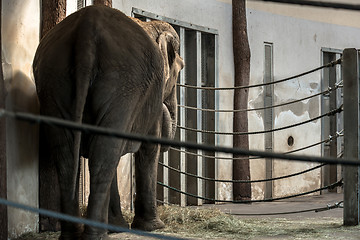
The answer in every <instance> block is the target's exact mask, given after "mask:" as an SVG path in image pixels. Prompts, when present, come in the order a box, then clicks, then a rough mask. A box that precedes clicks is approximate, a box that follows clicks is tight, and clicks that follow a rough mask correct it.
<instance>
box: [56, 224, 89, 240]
mask: <svg viewBox="0 0 360 240" xmlns="http://www.w3.org/2000/svg"><path fill="white" fill-rule="evenodd" d="M83 230H84V227H83V226H82V225H77V226H74V227H72V229H71V230H68V231H66V230H64V231H61V234H60V237H59V240H79V239H81V235H82V233H83Z"/></svg>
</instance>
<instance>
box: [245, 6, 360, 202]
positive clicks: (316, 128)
mask: <svg viewBox="0 0 360 240" xmlns="http://www.w3.org/2000/svg"><path fill="white" fill-rule="evenodd" d="M248 28H249V29H248V30H249V41H250V48H251V54H252V58H251V66H252V69H251V83H252V84H255V83H262V82H263V72H264V42H270V43H273V51H274V52H273V58H274V63H273V64H274V80H278V79H282V78H285V77H289V76H292V75H295V74H298V73H301V72H304V71H306V70H310V69H313V68H315V67H318V66H320V65H322V63H321V48H322V47H326V48H334V49H344V48H349V47H357V48H359V47H360V29H359V28H351V27H345V26H339V25H332V24H327V23H321V22H314V21H309V20H304V19H300V18H292V17H288V16H281V15H275V14H272V13H266V12H262V11H257V10H253V9H248ZM255 66H256V67H255ZM320 91H322V90H321V71H318V72H315V73H313V74H310V75H308V76H305V77H301V78H298V79H293V80H291V81H288V82H285V83H281V84H277V85H275V87H274V101H275V102H274V104H279V103H283V102H288V101H291V100H294V99H299V98H302V97H306V96H309V95H313V94H315V93H318V92H320ZM263 99H264V96H263V89H262V88H259V89H252V90H251V91H250V95H249V107H250V108H255V107H259V106H263ZM320 114H321V102H320V97H317V98H313V99H311V100H306V101H303V102H301V103H297V104H293V105H288V106H285V107H281V108H276V109H275V111H274V118H275V124H274V127H275V128H278V127H281V126H286V125H290V124H293V123H297V122H301V121H305V120H308V119H310V118H314V117H316V116H319V115H320ZM259 128H260V129H261V128H263V116H262V114H261V113H255V112H251V113H250V114H249V131H255V130H259ZM289 136H292V137H293V138H294V145H293V146H292V147H289V146H288V144H287V139H288V137H289ZM320 140H321V121H320V120H319V121H315V122H312V123H310V124H306V125H302V126H300V127H297V128H291V129H288V130H283V131H279V132H276V133H275V134H274V140H273V141H274V151H277V152H286V151H291V150H294V149H298V148H301V147H304V146H307V145H310V144H312V143H316V142H319V141H320ZM263 143H264V139H263V137H262V136H251V137H250V146H251V147H252V148H256V149H263ZM299 153H300V154H309V155H320V154H321V147H320V146H318V147H313V148H311V149H308V150H306V151H302V152H299ZM313 166H315V164H312V163H290V162H284V161H275V162H274V166H273V176H274V177H277V176H282V175H287V174H289V173H292V172H298V171H301V170H304V169H308V168H311V167H313ZM251 169H252V172H251V174H252V178H253V179H261V178H263V177H264V176H265V163H264V161H252V162H251ZM320 173H321V172H320V170H316V171H313V172H311V173H308V174H305V175H302V176H298V177H294V178H291V179H287V180H281V181H276V182H275V183H274V185H273V191H274V196H275V197H276V196H284V195H289V194H292V193H296V192H303V191H308V190H310V189H314V188H318V187H320V185H321V176H320ZM252 187H253V194H254V197H255V198H262V197H263V194H264V192H263V191H264V185H263V184H253V186H252Z"/></svg>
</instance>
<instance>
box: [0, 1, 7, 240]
mask: <svg viewBox="0 0 360 240" xmlns="http://www.w3.org/2000/svg"><path fill="white" fill-rule="evenodd" d="M1 9H2V5H1V1H0V12H1ZM0 30H1V18H0ZM0 32H1V31H0ZM0 46H2V42H1V34H0ZM0 59H2V54H1V52H0ZM0 108H5V84H4V77H3V71H2V67H1V68H0ZM6 176H7V173H6V121H5V118H0V198H4V199H7V182H6ZM0 239H8V215H7V207H6V206H5V205H0Z"/></svg>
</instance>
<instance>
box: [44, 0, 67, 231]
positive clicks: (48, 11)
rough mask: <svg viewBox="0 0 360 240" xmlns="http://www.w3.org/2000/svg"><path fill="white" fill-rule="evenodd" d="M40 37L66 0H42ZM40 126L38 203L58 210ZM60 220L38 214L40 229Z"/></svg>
mask: <svg viewBox="0 0 360 240" xmlns="http://www.w3.org/2000/svg"><path fill="white" fill-rule="evenodd" d="M41 14H42V21H41V38H42V37H43V36H45V34H46V33H47V32H48V31H50V30H51V29H52V28H53V27H54V26H55V25H56V24H58V23H59V22H61V21H62V20H63V19H64V18H65V17H66V0H43V1H42V6H41ZM43 134H44V133H43V130H42V127H41V126H40V142H39V192H40V193H39V205H40V208H44V209H48V210H52V211H57V212H59V211H60V189H59V184H58V177H57V172H56V168H55V163H54V162H51V161H50V159H48V158H47V156H48V154H47V152H46V151H47V149H48V148H47V144H46V142H45V141H41V139H43V137H42V136H43ZM59 230H60V222H59V221H58V220H57V219H54V218H50V217H47V216H40V231H59Z"/></svg>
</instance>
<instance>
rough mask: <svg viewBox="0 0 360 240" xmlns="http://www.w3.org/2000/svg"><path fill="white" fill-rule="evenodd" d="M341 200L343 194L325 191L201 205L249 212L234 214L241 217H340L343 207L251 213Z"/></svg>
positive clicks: (308, 206)
mask: <svg viewBox="0 0 360 240" xmlns="http://www.w3.org/2000/svg"><path fill="white" fill-rule="evenodd" d="M342 200H343V194H340V193H326V194H323V195H315V196H303V197H297V198H292V199H287V200H281V201H275V202H263V203H252V204H216V205H212V204H205V205H204V206H203V207H210V208H211V207H216V208H218V209H220V210H221V211H223V212H225V213H230V214H234V215H236V214H249V215H236V216H238V217H242V218H259V217H264V216H266V217H267V218H271V217H273V218H287V219H294V220H296V219H297V218H300V219H301V218H323V217H333V218H342V217H343V209H342V208H335V209H331V210H327V211H321V212H315V211H311V212H302V213H294V214H276V215H251V214H264V213H265V214H266V213H270V214H272V213H284V212H293V211H303V210H308V209H316V208H326V207H327V206H328V205H330V206H331V205H334V204H336V203H339V202H340V201H342Z"/></svg>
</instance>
